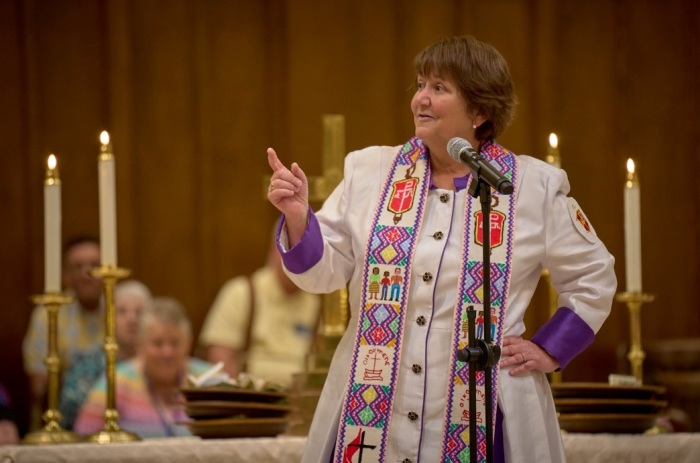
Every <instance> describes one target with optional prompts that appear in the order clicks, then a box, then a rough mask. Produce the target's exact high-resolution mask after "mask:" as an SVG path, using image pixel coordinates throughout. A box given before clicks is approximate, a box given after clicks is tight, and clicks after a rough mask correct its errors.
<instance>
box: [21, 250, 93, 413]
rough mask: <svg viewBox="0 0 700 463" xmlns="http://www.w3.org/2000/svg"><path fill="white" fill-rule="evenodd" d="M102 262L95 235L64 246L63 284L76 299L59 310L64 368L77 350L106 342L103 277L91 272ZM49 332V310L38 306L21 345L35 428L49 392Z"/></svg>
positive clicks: (61, 354)
mask: <svg viewBox="0 0 700 463" xmlns="http://www.w3.org/2000/svg"><path fill="white" fill-rule="evenodd" d="M99 265H100V245H99V242H98V241H97V240H96V239H95V238H92V237H89V236H78V237H75V238H73V239H71V240H69V241H68V242H67V243H66V244H65V245H64V247H63V284H64V286H65V288H66V292H67V293H68V294H70V295H72V296H74V297H75V300H74V301H73V302H71V303H70V304H67V305H65V306H63V307H61V308H60V309H59V311H58V350H59V355H60V358H61V370H62V371H65V369H66V368H68V367H69V366H70V364H71V362H72V360H73V358H74V357H75V355H76V354H77V353H78V352H80V351H82V350H86V349H89V348H91V347H94V346H96V345H101V344H102V342H103V341H104V303H103V299H102V280H100V279H99V278H94V277H93V276H91V275H90V270H92V269H93V268H95V267H99ZM47 331H48V317H47V315H46V310H45V309H44V307H42V306H39V307H35V308H34V311H33V312H32V317H31V320H30V322H29V328H28V329H27V333H26V335H25V337H24V343H23V346H22V351H23V355H24V370H25V371H26V373H27V375H28V376H29V381H30V387H31V401H32V408H33V409H34V410H33V413H32V414H33V420H32V421H33V423H32V424H33V426H34V427H36V426H37V424H39V423H37V421H38V420H37V419H36V417H37V416H38V415H40V410H41V408H42V407H41V402H42V401H43V398H44V395H45V393H46V385H47V373H46V366H45V365H44V360H45V358H46V354H47V353H48V333H47ZM38 411H39V413H37V412H38Z"/></svg>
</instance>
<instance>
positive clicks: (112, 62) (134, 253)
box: [101, 0, 149, 284]
mask: <svg viewBox="0 0 700 463" xmlns="http://www.w3.org/2000/svg"><path fill="white" fill-rule="evenodd" d="M101 11H102V24H103V30H104V37H105V38H104V45H103V48H104V50H105V52H104V53H105V58H104V61H103V68H104V70H105V73H104V74H105V82H103V85H102V89H103V92H104V94H103V96H102V98H103V101H104V102H105V103H104V105H105V108H104V109H103V111H104V112H105V114H106V115H105V124H104V127H103V129H104V130H107V131H108V132H109V134H110V137H111V139H112V144H113V149H114V155H115V159H116V161H115V162H116V164H115V166H116V174H115V175H116V181H117V187H116V190H117V191H116V193H117V252H118V256H117V258H118V262H119V265H120V266H121V267H124V268H127V269H130V270H131V271H132V275H131V276H130V277H129V278H133V279H136V280H139V281H143V275H141V273H140V271H141V269H140V267H139V263H140V255H139V241H140V240H141V237H140V235H139V225H143V223H142V222H140V220H139V219H140V217H139V215H138V211H139V204H138V203H139V197H140V189H141V183H142V182H143V179H147V178H149V176H148V175H142V173H141V170H140V169H139V164H138V160H137V159H136V155H135V153H134V150H135V144H134V140H133V137H134V129H135V123H134V120H135V118H136V109H135V108H137V107H138V104H137V102H136V101H135V99H134V95H133V91H134V83H135V76H134V72H133V63H132V50H133V49H134V44H133V37H132V34H131V26H132V23H131V2H128V1H123V0H104V1H103V3H102V8H101ZM143 283H145V284H148V282H147V281H143Z"/></svg>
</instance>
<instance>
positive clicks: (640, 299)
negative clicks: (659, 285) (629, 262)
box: [615, 291, 656, 383]
mask: <svg viewBox="0 0 700 463" xmlns="http://www.w3.org/2000/svg"><path fill="white" fill-rule="evenodd" d="M655 298H656V296H654V295H653V294H647V293H642V292H641V291H625V292H623V293H618V294H616V295H615V300H616V301H618V302H624V303H625V304H627V309H628V311H629V317H630V350H629V352H628V353H627V360H629V362H630V365H631V366H632V374H633V375H634V377H635V378H636V379H638V380H639V381H640V383H641V382H643V381H644V375H643V372H642V364H643V363H644V358H645V357H646V354H645V353H644V350H642V326H641V320H640V311H641V308H642V304H643V303H645V302H651V301H653V300H654V299H655Z"/></svg>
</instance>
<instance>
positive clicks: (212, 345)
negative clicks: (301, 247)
mask: <svg viewBox="0 0 700 463" xmlns="http://www.w3.org/2000/svg"><path fill="white" fill-rule="evenodd" d="M320 305H321V300H320V297H319V296H317V295H314V294H309V293H307V292H304V291H302V290H300V289H299V288H297V287H296V285H294V283H292V282H291V280H290V279H289V278H287V276H286V275H285V274H284V271H283V270H282V259H281V256H280V254H279V251H278V249H277V246H276V244H275V242H274V241H273V242H272V243H271V245H270V248H269V251H268V258H267V265H266V266H265V267H263V268H260V269H258V270H256V271H255V272H254V273H253V274H252V275H251V276H240V277H237V278H234V279H232V280H229V281H228V282H227V283H225V284H224V286H223V287H222V288H221V290H220V291H219V294H218V295H217V297H216V300H215V301H214V304H213V306H212V308H211V309H210V311H209V315H207V318H206V320H205V322H204V326H203V327H202V332H201V334H200V337H199V344H200V346H202V347H204V348H205V349H206V355H207V359H208V360H209V361H210V362H212V363H217V362H220V361H221V362H223V363H224V370H225V371H226V372H227V373H228V374H229V375H230V376H231V377H232V378H235V377H236V376H237V375H238V373H240V372H241V371H245V372H246V373H248V374H250V375H251V376H253V377H254V378H260V379H264V380H266V381H271V382H274V383H277V384H279V385H281V386H284V387H289V386H290V384H291V381H292V374H294V373H298V372H301V371H303V370H304V362H305V356H306V354H307V353H308V352H309V349H310V346H311V343H312V342H313V339H314V335H315V333H316V331H317V325H318V320H319V316H320Z"/></svg>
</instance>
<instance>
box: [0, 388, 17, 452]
mask: <svg viewBox="0 0 700 463" xmlns="http://www.w3.org/2000/svg"><path fill="white" fill-rule="evenodd" d="M18 443H19V433H18V432H17V424H15V415H14V412H13V410H12V401H11V400H10V395H9V394H8V393H7V390H5V388H4V387H3V385H2V383H0V445H14V444H18Z"/></svg>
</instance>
